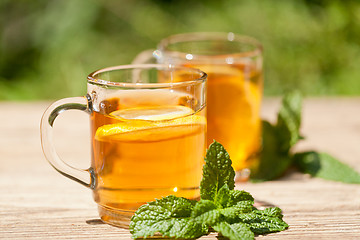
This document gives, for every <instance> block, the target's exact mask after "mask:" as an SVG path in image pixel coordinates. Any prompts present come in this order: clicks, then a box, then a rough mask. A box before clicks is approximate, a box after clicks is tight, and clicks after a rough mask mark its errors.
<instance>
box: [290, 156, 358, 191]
mask: <svg viewBox="0 0 360 240" xmlns="http://www.w3.org/2000/svg"><path fill="white" fill-rule="evenodd" d="M294 162H295V164H296V165H297V166H298V167H299V169H300V170H301V171H302V172H304V173H308V174H310V175H312V176H314V177H319V178H323V179H327V180H333V181H339V182H344V183H357V184H359V183H360V173H358V172H356V171H355V170H354V169H352V168H351V167H349V166H348V165H346V164H344V163H342V162H340V161H339V160H337V159H336V158H334V157H332V156H330V155H329V154H326V153H317V152H303V153H297V154H295V155H294Z"/></svg>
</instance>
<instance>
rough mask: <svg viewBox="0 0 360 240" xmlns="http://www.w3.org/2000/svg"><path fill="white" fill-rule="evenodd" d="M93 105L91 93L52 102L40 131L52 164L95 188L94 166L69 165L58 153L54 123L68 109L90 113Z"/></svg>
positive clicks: (44, 150) (67, 174)
mask: <svg viewBox="0 0 360 240" xmlns="http://www.w3.org/2000/svg"><path fill="white" fill-rule="evenodd" d="M91 105H92V101H91V98H90V96H89V95H86V96H85V97H71V98H64V99H61V100H58V101H56V102H54V103H52V104H51V105H50V106H49V107H48V108H47V109H46V110H45V112H44V114H43V116H42V118H41V124H40V132H41V145H42V148H43V152H44V155H45V157H46V159H47V160H48V161H49V163H50V164H51V166H53V167H54V168H55V169H56V170H57V171H58V172H59V173H61V174H62V175H64V176H65V177H68V178H70V179H72V180H74V181H76V182H78V183H81V184H82V185H84V186H86V187H88V188H91V189H93V188H94V186H95V175H94V172H93V170H92V168H91V167H90V168H89V169H85V170H83V169H78V168H75V167H72V166H70V165H68V164H67V163H66V162H64V161H63V160H61V158H60V157H59V155H58V154H57V152H56V149H55V145H54V141H53V125H54V122H55V119H56V117H57V116H59V115H60V114H61V113H62V112H64V111H67V110H81V111H83V112H86V113H88V114H89V113H90V112H91V108H92V106H91Z"/></svg>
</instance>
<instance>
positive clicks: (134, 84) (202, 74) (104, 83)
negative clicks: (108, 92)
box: [87, 64, 207, 89]
mask: <svg viewBox="0 0 360 240" xmlns="http://www.w3.org/2000/svg"><path fill="white" fill-rule="evenodd" d="M136 69H138V70H142V69H160V70H161V69H169V70H171V69H174V70H185V71H189V72H192V73H197V74H199V77H194V80H189V81H181V82H166V83H141V82H121V81H119V82H114V81H108V80H104V79H101V78H99V77H96V75H98V74H101V73H106V72H109V73H110V72H112V71H117V70H136ZM206 80H207V74H206V73H205V72H203V71H201V70H200V69H197V68H192V67H181V66H175V65H172V64H129V65H117V66H111V67H106V68H101V69H98V70H96V71H94V72H92V73H90V74H89V75H88V76H87V82H88V83H92V84H95V85H100V86H107V87H121V88H133V89H153V88H174V87H181V86H189V85H196V84H201V83H203V82H205V81H206Z"/></svg>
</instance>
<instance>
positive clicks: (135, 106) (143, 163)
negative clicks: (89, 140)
mask: <svg viewBox="0 0 360 240" xmlns="http://www.w3.org/2000/svg"><path fill="white" fill-rule="evenodd" d="M126 93H127V94H126V95H125V96H122V97H119V98H112V99H109V100H106V101H103V102H102V103H100V106H102V107H103V108H102V109H100V112H96V111H94V112H93V113H92V114H91V123H92V134H93V144H92V147H93V153H94V156H93V159H92V167H93V169H94V172H95V175H96V178H97V182H98V184H97V186H96V188H95V190H94V196H95V201H96V202H97V203H98V204H99V206H100V208H107V209H109V210H111V209H123V210H136V209H137V208H138V207H139V206H140V205H141V204H144V203H146V202H149V201H152V200H154V199H155V198H161V197H163V196H167V195H170V194H173V195H177V196H183V197H187V198H190V199H195V198H197V197H199V188H198V186H199V182H200V180H201V174H202V166H203V160H202V159H203V157H204V152H205V149H204V146H205V131H206V118H205V117H204V113H205V112H204V109H200V110H199V111H197V112H194V111H193V110H192V109H191V108H189V107H186V106H183V105H169V104H171V102H174V100H176V99H177V102H178V104H181V103H182V102H184V101H182V98H188V97H185V96H183V95H184V94H181V93H177V92H175V91H171V92H170V91H164V90H137V91H133V92H131V94H128V93H129V92H126ZM145 95H146V99H144V100H142V99H141V98H142V96H145ZM151 95H152V96H151ZM151 99H154V101H153V102H152V101H151ZM159 99H161V101H163V102H159ZM122 102H124V103H125V104H122ZM129 106H131V107H129ZM103 217H104V218H106V217H109V216H103Z"/></svg>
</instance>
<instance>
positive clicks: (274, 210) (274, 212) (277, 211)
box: [254, 207, 283, 219]
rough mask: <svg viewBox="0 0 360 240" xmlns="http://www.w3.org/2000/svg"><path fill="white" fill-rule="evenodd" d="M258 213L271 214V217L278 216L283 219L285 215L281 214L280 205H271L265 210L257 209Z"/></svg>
mask: <svg viewBox="0 0 360 240" xmlns="http://www.w3.org/2000/svg"><path fill="white" fill-rule="evenodd" d="M254 212H255V213H256V214H259V215H264V216H269V217H277V218H280V219H282V217H283V215H282V214H281V209H280V208H278V207H269V208H265V209H264V210H255V211H254Z"/></svg>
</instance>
